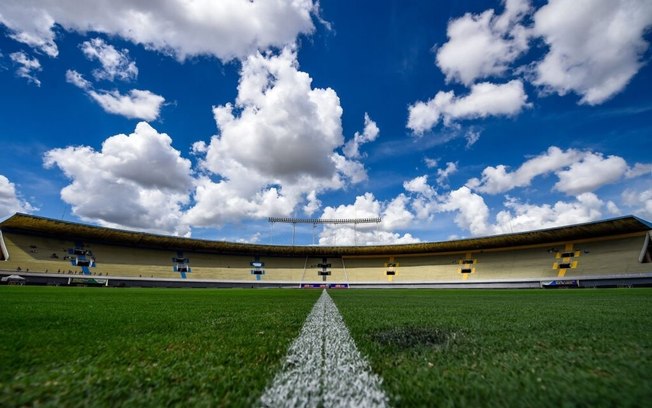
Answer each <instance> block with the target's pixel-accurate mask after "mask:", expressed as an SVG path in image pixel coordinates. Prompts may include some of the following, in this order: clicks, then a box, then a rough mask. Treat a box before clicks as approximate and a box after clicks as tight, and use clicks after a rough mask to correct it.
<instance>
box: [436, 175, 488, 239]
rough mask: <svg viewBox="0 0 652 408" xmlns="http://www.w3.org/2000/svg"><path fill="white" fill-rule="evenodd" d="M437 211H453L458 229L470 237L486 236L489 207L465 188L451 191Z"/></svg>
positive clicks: (479, 197)
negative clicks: (470, 235) (464, 231)
mask: <svg viewBox="0 0 652 408" xmlns="http://www.w3.org/2000/svg"><path fill="white" fill-rule="evenodd" d="M438 211H453V212H456V213H457V214H456V215H455V223H456V224H457V226H458V227H460V228H462V229H465V230H467V231H469V232H471V234H472V235H487V234H489V233H490V232H491V228H490V226H489V207H487V204H485V202H484V199H483V198H482V196H480V195H478V194H476V193H474V192H472V191H471V189H469V188H468V187H466V186H463V187H460V188H459V189H457V190H453V191H451V192H450V193H449V194H448V196H447V197H446V198H445V199H444V200H443V202H442V203H441V204H440V205H439V207H438Z"/></svg>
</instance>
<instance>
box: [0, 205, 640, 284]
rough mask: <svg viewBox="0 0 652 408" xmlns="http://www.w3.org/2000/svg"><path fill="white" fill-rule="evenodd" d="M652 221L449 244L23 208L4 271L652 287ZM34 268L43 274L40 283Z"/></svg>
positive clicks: (7, 234) (132, 280)
mask: <svg viewBox="0 0 652 408" xmlns="http://www.w3.org/2000/svg"><path fill="white" fill-rule="evenodd" d="M651 229H652V226H651V225H650V224H649V223H648V222H646V221H643V220H641V219H638V218H636V217H632V216H629V217H622V218H617V219H613V220H607V221H600V222H594V223H588V224H580V225H574V226H568V227H560V228H553V229H547V230H541V231H532V232H525V233H516V234H506V235H498V236H494V237H483V238H473V239H466V240H457V241H447V242H439V243H437V242H434V243H423V244H411V245H394V246H391V245H389V246H387V245H385V246H364V247H363V246H352V247H344V246H341V247H316V246H273V245H254V244H241V243H230V242H216V241H205V240H195V239H189V238H179V237H166V236H159V235H153V234H146V233H139V232H130V231H122V230H115V229H109V228H101V227H94V226H89V225H83V224H75V223H70V222H63V221H57V220H52V219H47V218H41V217H35V216H30V215H24V214H16V215H14V216H12V217H10V218H9V219H7V220H5V221H4V222H2V223H0V233H1V235H0V244H1V246H2V258H1V261H0V275H2V276H7V274H11V273H14V274H15V273H16V272H19V273H20V274H21V276H26V277H27V279H28V280H27V283H28V284H30V283H52V284H61V283H62V282H63V284H65V282H64V281H61V279H62V278H63V276H64V275H65V276H67V277H70V276H78V275H89V276H93V277H95V276H102V277H104V278H106V284H107V285H111V284H113V283H114V282H120V284H121V285H128V284H134V285H136V284H141V283H142V280H143V279H147V280H148V285H150V286H155V281H161V282H165V284H166V285H170V282H176V283H175V285H176V284H178V285H181V286H182V285H183V282H193V285H195V286H197V285H199V286H201V282H231V283H233V282H235V283H238V282H240V283H242V284H247V285H249V284H255V285H259V286H265V285H266V284H271V283H283V284H287V285H297V286H298V285H301V284H305V283H311V284H316V285H318V284H345V285H351V286H374V285H376V286H390V287H391V286H405V285H425V286H429V285H430V286H437V285H444V284H445V285H453V286H454V285H461V286H464V285H469V287H477V286H471V285H484V284H492V285H494V286H495V284H498V283H500V284H503V286H505V287H509V285H510V282H511V283H519V282H520V283H519V284H521V283H522V282H529V283H528V285H529V286H528V287H533V286H545V285H548V284H553V285H554V284H557V283H559V282H562V283H563V282H575V283H577V282H580V281H590V282H591V285H597V284H596V282H598V283H599V282H600V281H605V282H607V283H609V282H611V283H614V282H618V283H616V284H617V285H620V284H623V285H628V284H639V285H648V284H652V259H651V258H652V256H651V249H650V241H651V239H650V236H651V235H650V234H651V233H650V230H651ZM31 275H34V276H36V275H39V279H38V280H36V278H35V277H34V278H33V279H32V280H31V281H30V276H31ZM41 275H47V276H48V277H47V278H45V277H43V276H41ZM56 275H59V276H60V277H61V278H59V279H58V280H57V278H56ZM68 282H71V281H70V280H69V281H68ZM112 282H113V283H112ZM139 282H140V283H139ZM623 282H624V283H623ZM255 285H254V286H255Z"/></svg>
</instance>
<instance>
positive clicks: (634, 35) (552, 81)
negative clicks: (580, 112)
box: [533, 0, 652, 105]
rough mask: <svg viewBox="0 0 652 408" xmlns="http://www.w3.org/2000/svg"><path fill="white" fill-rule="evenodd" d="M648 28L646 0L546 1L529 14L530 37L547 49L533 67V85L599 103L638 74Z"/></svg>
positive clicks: (651, 16)
mask: <svg viewBox="0 0 652 408" xmlns="http://www.w3.org/2000/svg"><path fill="white" fill-rule="evenodd" d="M650 25H652V2H650V1H647V0H596V1H576V0H551V1H550V2H549V3H548V4H546V5H545V6H543V7H541V8H540V9H539V10H538V11H537V12H536V13H535V15H534V27H533V33H534V34H535V35H537V36H540V37H541V38H543V40H544V41H545V43H546V44H547V45H548V47H549V51H548V53H547V54H546V56H545V57H544V58H543V60H541V61H539V62H537V63H536V64H535V65H534V75H535V78H534V83H535V84H536V85H539V86H542V87H544V88H545V89H547V90H549V91H552V92H556V93H558V94H559V95H565V94H567V93H569V92H574V93H577V94H578V95H580V96H581V97H582V98H581V99H580V103H582V104H589V105H596V104H600V103H602V102H604V101H606V100H608V99H609V98H611V97H613V96H614V95H615V94H617V93H618V92H620V91H621V90H623V89H624V88H625V86H626V85H627V83H628V82H629V81H630V80H631V78H632V77H633V76H634V75H635V74H636V73H637V72H638V70H639V69H640V67H641V66H642V64H643V62H642V61H641V57H642V55H643V53H644V51H645V50H646V49H647V47H648V43H647V42H646V41H645V39H644V34H645V33H646V32H647V30H648V28H649V27H650Z"/></svg>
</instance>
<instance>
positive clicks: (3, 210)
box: [0, 174, 36, 219]
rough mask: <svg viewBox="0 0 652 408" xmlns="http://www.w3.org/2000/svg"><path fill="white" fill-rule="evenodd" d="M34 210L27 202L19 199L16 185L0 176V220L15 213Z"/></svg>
mask: <svg viewBox="0 0 652 408" xmlns="http://www.w3.org/2000/svg"><path fill="white" fill-rule="evenodd" d="M35 210H36V208H34V207H32V205H31V204H30V203H29V202H27V201H25V200H23V199H22V198H20V196H19V195H18V193H17V192H16V185H15V184H14V183H12V182H11V181H9V179H8V178H7V177H5V176H3V175H2V174H0V219H3V218H5V217H8V216H10V215H13V214H14V213H16V212H23V213H29V212H32V211H35Z"/></svg>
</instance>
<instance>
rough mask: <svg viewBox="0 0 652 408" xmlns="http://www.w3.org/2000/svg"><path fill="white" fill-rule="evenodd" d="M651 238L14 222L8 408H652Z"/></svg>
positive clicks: (614, 225)
mask: <svg viewBox="0 0 652 408" xmlns="http://www.w3.org/2000/svg"><path fill="white" fill-rule="evenodd" d="M651 229H652V226H651V225H650V224H649V223H648V222H646V221H644V220H642V219H639V218H636V217H633V216H627V217H622V218H617V219H611V220H605V221H599V222H593V223H587V224H579V225H572V226H566V227H559V228H554V229H546V230H539V231H531V232H525V233H515V234H506V235H498V236H490V237H482V238H472V239H463V240H455V241H446V242H433V243H421V244H410V245H387V246H340V247H325V246H294V245H293V246H275V245H255V244H242V243H233V242H216V241H207V240H197V239H189V238H179V237H170V236H159V235H153V234H148V233H140V232H133V231H124V230H116V229H109V228H102V227H97V226H90V225H83V224H77V223H71V222H64V221H59V220H54V219H47V218H42V217H36V216H32V215H25V214H15V215H14V216H12V217H10V218H8V219H6V220H5V221H3V222H2V223H1V224H0V231H1V234H2V235H1V240H0V243H1V245H2V262H1V264H0V265H1V266H0V275H2V283H3V284H6V285H7V286H4V287H0V295H1V296H0V305H1V306H2V307H0V321H2V323H3V330H2V331H0V344H2V346H1V347H0V360H2V361H3V369H2V370H0V405H3V406H25V405H45V406H61V405H66V406H67V405H92V406H109V405H111V406H114V405H116V404H117V405H136V404H138V405H145V406H161V405H184V406H186V405H193V406H194V405H196V406H216V405H217V406H266V407H272V406H437V405H446V406H496V405H499V406H560V405H567V406H587V405H590V406H641V405H647V403H648V402H650V401H652V384H651V383H650V378H652V377H651V376H650V373H652V365H651V364H650V361H652V354H650V353H651V351H650V350H652V347H650V346H651V345H652V336H651V335H650V331H649V327H650V324H652V317H651V315H650V313H649V310H650V307H652V301H651V299H652V296H650V292H649V290H650V289H649V288H647V287H648V286H650V285H651V284H652V269H651V267H650V265H652V259H651V258H652V257H651V248H650V237H651V232H650V231H651ZM10 285H11V286H10ZM50 286H59V287H50ZM94 286H96V287H94ZM606 287H610V288H616V289H600V288H606ZM632 287H634V288H632ZM636 287H640V288H636ZM170 288H175V289H170ZM184 288H195V289H184ZM198 288H223V289H198ZM225 288H232V289H228V290H227V289H225ZM236 288H237V289H236ZM262 288H277V289H271V290H270V289H268V290H261V289H262ZM311 288H316V289H317V290H309V289H311ZM569 288H575V289H570V290H568V289H569ZM580 288H584V289H580ZM588 288H598V289H588ZM343 289H344V290H343ZM432 289H449V290H432ZM450 289H455V290H450ZM497 289H500V290H497ZM553 289H556V290H553ZM561 289H567V290H561Z"/></svg>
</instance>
